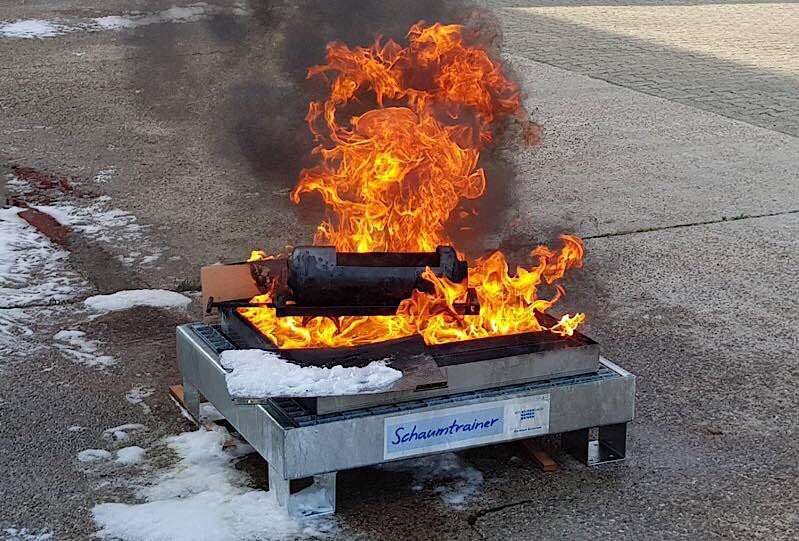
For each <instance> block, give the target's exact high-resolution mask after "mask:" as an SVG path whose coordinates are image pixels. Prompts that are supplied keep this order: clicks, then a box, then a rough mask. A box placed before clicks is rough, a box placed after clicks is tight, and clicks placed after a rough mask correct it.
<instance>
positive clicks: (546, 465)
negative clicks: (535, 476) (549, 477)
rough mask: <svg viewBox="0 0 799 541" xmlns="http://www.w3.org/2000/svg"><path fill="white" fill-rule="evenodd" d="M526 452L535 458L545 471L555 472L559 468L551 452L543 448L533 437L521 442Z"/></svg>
mask: <svg viewBox="0 0 799 541" xmlns="http://www.w3.org/2000/svg"><path fill="white" fill-rule="evenodd" d="M519 444H520V445H521V447H522V449H524V451H525V454H527V456H529V457H530V458H532V459H533V462H535V463H536V464H537V465H538V467H539V468H541V470H543V471H545V472H554V471H557V469H558V463H557V462H555V461H554V460H552V457H551V456H549V454H548V453H547V452H546V451H544V450H543V449H541V448H540V447H539V446H538V445H537V444H536V442H535V441H533V439H526V440H521V441H520V442H519Z"/></svg>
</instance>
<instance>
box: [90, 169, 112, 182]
mask: <svg viewBox="0 0 799 541" xmlns="http://www.w3.org/2000/svg"><path fill="white" fill-rule="evenodd" d="M116 172H117V170H116V168H114V167H109V168H108V169H101V170H100V171H97V174H96V175H94V181H95V182H97V183H100V184H105V183H106V182H108V181H109V180H111V177H113V176H114V175H116Z"/></svg>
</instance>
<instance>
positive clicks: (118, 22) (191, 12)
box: [94, 3, 209, 30]
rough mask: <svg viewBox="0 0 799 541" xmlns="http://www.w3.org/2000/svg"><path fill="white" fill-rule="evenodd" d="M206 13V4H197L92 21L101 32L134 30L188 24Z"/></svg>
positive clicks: (203, 16) (99, 18)
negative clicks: (162, 25)
mask: <svg viewBox="0 0 799 541" xmlns="http://www.w3.org/2000/svg"><path fill="white" fill-rule="evenodd" d="M208 11H209V10H208V5H207V4H204V3H197V4H193V5H190V6H185V7H171V8H169V9H165V10H163V11H158V12H155V13H150V14H147V15H126V16H119V15H111V16H109V17H98V18H96V19H94V23H95V24H96V25H97V26H99V27H100V28H102V29H103V30H117V29H121V28H135V27H137V26H145V25H148V24H158V23H188V22H194V21H199V20H202V19H204V18H206V17H207V14H208Z"/></svg>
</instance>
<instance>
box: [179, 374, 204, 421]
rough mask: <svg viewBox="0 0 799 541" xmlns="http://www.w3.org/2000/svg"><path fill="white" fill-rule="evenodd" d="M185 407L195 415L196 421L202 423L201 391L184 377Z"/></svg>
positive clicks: (190, 413)
mask: <svg viewBox="0 0 799 541" xmlns="http://www.w3.org/2000/svg"><path fill="white" fill-rule="evenodd" d="M183 407H184V408H186V411H188V412H189V415H191V416H192V417H194V420H195V422H197V423H198V424H199V423H200V391H198V390H197V387H195V386H194V385H192V384H191V383H189V382H188V381H186V378H183Z"/></svg>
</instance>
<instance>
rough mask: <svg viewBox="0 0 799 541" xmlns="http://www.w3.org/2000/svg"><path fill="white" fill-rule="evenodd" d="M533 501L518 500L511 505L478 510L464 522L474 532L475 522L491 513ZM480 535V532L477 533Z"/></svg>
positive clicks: (506, 504) (505, 504)
mask: <svg viewBox="0 0 799 541" xmlns="http://www.w3.org/2000/svg"><path fill="white" fill-rule="evenodd" d="M533 502H534V500H518V501H515V502H511V503H504V504H502V505H496V506H494V507H487V508H485V509H480V510H479V511H475V512H474V513H472V514H470V515H469V516H468V518H467V519H466V521H467V522H468V523H469V526H470V527H471V528H472V529H473V530H475V531H476V529H475V525H476V524H477V521H478V520H480V519H481V518H483V517H484V516H486V515H490V514H492V513H497V512H499V511H504V510H505V509H508V508H510V507H516V506H517V505H525V504H528V503H533ZM477 533H480V532H477Z"/></svg>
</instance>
